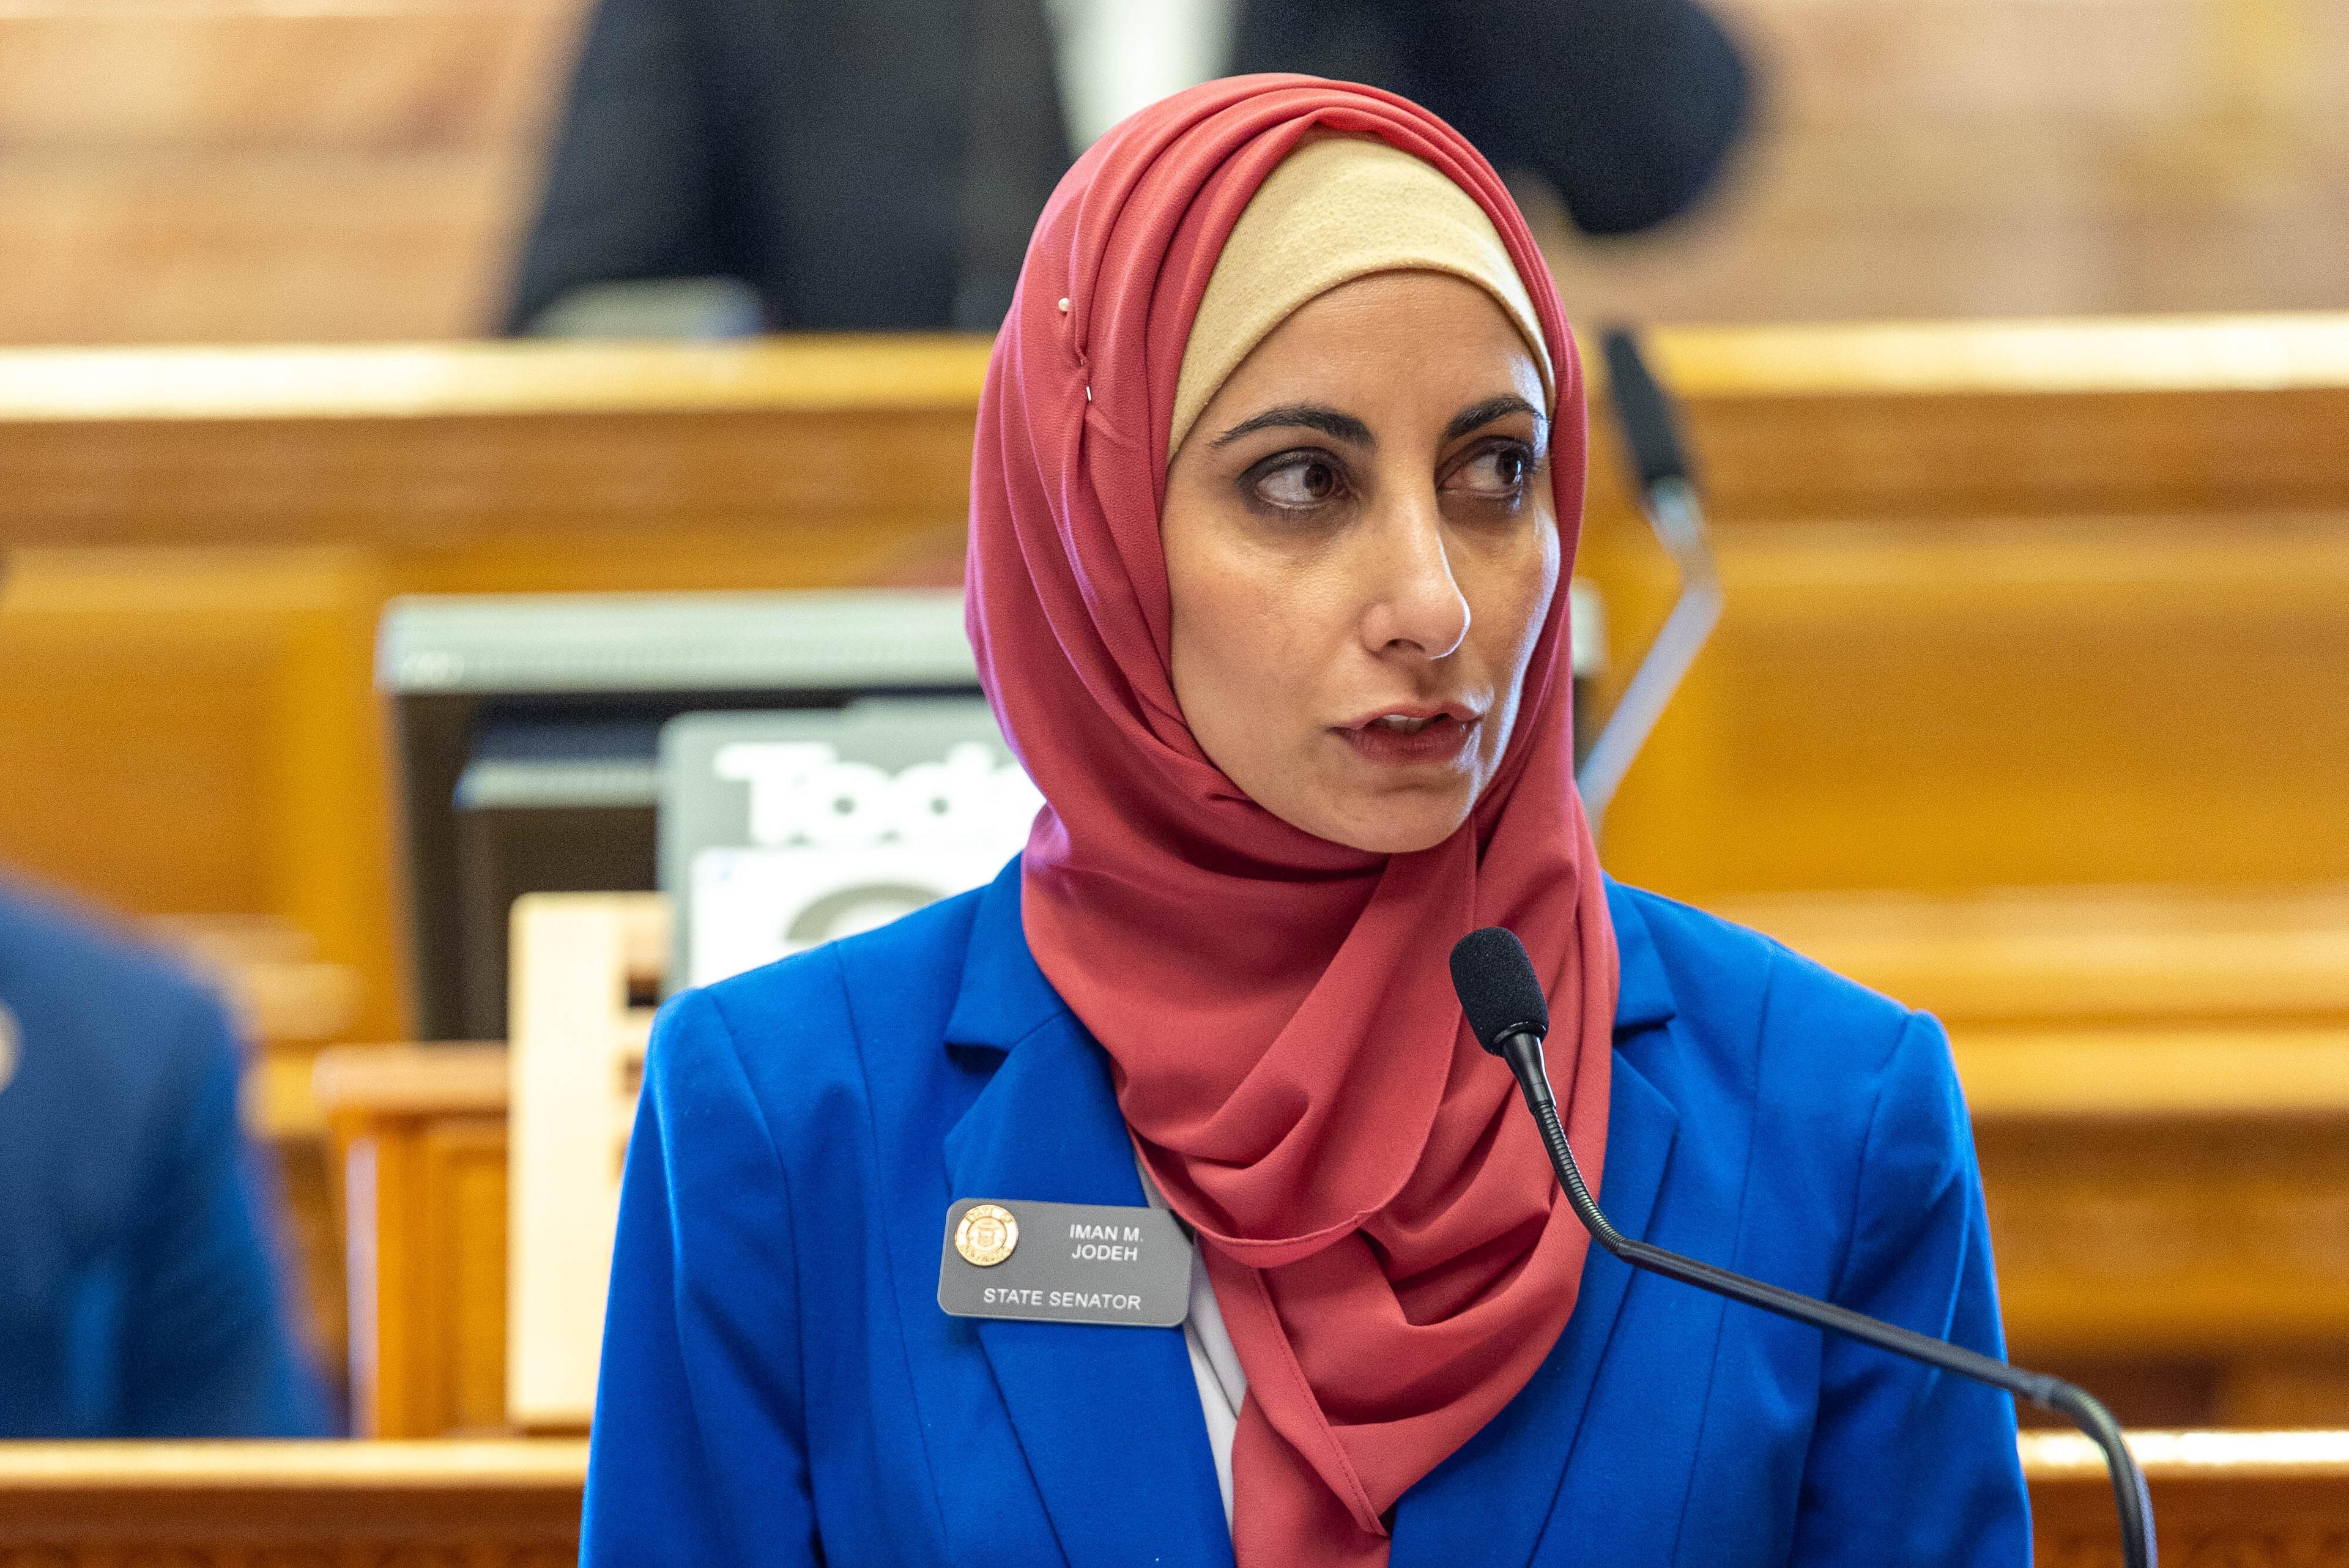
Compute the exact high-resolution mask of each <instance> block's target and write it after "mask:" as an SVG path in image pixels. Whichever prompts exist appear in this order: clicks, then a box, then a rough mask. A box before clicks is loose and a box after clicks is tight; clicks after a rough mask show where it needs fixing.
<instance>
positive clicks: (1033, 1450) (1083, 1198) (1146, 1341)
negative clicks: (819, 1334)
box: [945, 861, 1232, 1568]
mask: <svg viewBox="0 0 2349 1568" xmlns="http://www.w3.org/2000/svg"><path fill="white" fill-rule="evenodd" d="M1017 877H1018V862H1016V861H1015V862H1013V864H1012V867H1011V868H1010V870H1009V872H1008V873H1007V875H1006V877H1004V878H999V880H998V881H997V883H996V885H995V886H994V887H993V888H990V889H989V890H988V894H987V895H986V897H985V900H984V902H983V903H982V906H981V909H980V911H979V914H978V920H977V923H976V925H975V927H974V929H973V933H972V944H971V953H970V956H969V959H968V961H967V963H966V966H965V971H964V980H963V990H962V993H961V996H960V998H959V1000H958V1002H957V1006H956V1009H955V1015H954V1020H953V1023H951V1024H950V1025H949V1028H948V1034H947V1039H948V1044H949V1045H950V1046H954V1047H957V1048H960V1049H971V1048H978V1049H985V1050H999V1051H1000V1052H1001V1053H1002V1064H1001V1065H1000V1066H999V1067H998V1068H997V1070H996V1072H995V1074H994V1075H993V1076H992V1077H991V1078H990V1079H989V1080H988V1085H987V1086H986V1087H985V1088H984V1089H983V1090H981V1091H980V1093H979V1096H978V1099H977V1100H975V1101H974V1102H973V1103H972V1105H971V1107H970V1109H969V1110H968V1112H966V1113H965V1114H964V1116H963V1117H962V1119H961V1120H960V1121H958V1122H957V1123H956V1124H955V1127H953V1129H952V1130H951V1131H950V1132H949V1133H948V1134H947V1138H946V1145H945V1152H946V1158H947V1169H948V1172H949V1175H950V1177H951V1179H952V1183H953V1192H954V1196H955V1197H956V1198H957V1199H962V1198H1006V1199H1037V1200H1040V1201H1045V1202H1053V1203H1114V1204H1130V1205H1135V1206H1139V1205H1141V1204H1142V1203H1143V1201H1144V1199H1143V1192H1142V1183H1141V1179H1140V1178H1139V1176H1138V1175H1137V1174H1136V1172H1135V1169H1134V1162H1133V1144H1132V1143H1131V1142H1130V1141H1129V1140H1128V1138H1127V1136H1126V1131H1125V1121H1124V1118H1123V1116H1121V1115H1120V1114H1119V1111H1118V1108H1117V1099H1116V1096H1115V1094H1114V1093H1113V1091H1112V1087H1111V1084H1110V1075H1109V1067H1108V1062H1107V1058H1106V1057H1105V1056H1104V1055H1103V1054H1102V1051H1101V1048H1100V1047H1099V1046H1098V1045H1097V1044H1094V1042H1093V1041H1092V1038H1091V1036H1089V1035H1088V1034H1086V1033H1085V1032H1084V1029H1083V1027H1082V1026H1081V1024H1079V1023H1078V1022H1077V1021H1076V1019H1075V1018H1074V1017H1073V1016H1072V1015H1071V1014H1070V1012H1068V1010H1067V1008H1066V1007H1065V1006H1064V1005H1062V1004H1061V1002H1060V999H1059V998H1058V997H1057V996H1055V995H1053V994H1052V992H1051V988H1050V985H1048V984H1047V983H1046V982H1045V981H1044V979H1043V976H1042V975H1041V974H1040V972H1039V971H1037V970H1036V967H1035V961H1034V959H1033V958H1032V957H1031V956H1030V954H1029V951H1028V948H1027V943H1026V940H1025V939H1024V938H1023V937H1022V936H1021V935H1020V932H1019V885H1018V881H1017ZM1007 883H1008V887H1007ZM1039 1014H1040V1016H1039ZM974 1326H975V1328H976V1331H977V1334H978V1341H979V1344H980V1345H981V1346H982V1347H983V1348H984V1350H985V1352H986V1355H987V1360H988V1366H989V1367H990V1368H991V1369H992V1370H993V1372H994V1374H995V1381H996V1386H997V1387H998V1389H999V1391H1000V1393H1001V1394H1002V1397H1003V1403H1004V1407H1005V1408H1006V1409H1007V1410H1008V1411H1009V1414H1010V1417H1011V1423H1012V1427H1013V1428H1014V1430H1016V1431H1017V1432H1018V1434H1019V1446H1020V1450H1021V1452H1022V1454H1023V1455H1024V1456H1025V1457H1026V1459H1027V1461H1028V1467H1029V1469H1030V1473H1031V1474H1032V1475H1033V1476H1034V1478H1035V1481H1036V1487H1037V1490H1038V1491H1039V1492H1040V1494H1041V1495H1042V1497H1043V1500H1044V1508H1045V1511H1046V1512H1047V1513H1048V1514H1050V1517H1051V1521H1052V1528H1053V1530H1054V1532H1056V1533H1057V1535H1058V1536H1059V1538H1060V1542H1061V1551H1062V1552H1063V1553H1065V1554H1066V1556H1067V1558H1068V1560H1069V1563H1070V1564H1071V1568H1127V1565H1130V1564H1133V1563H1165V1564H1169V1565H1183V1564H1193V1565H1196V1568H1229V1564H1230V1563H1231V1562H1232V1546H1231V1532H1230V1531H1229V1529H1228V1528H1227V1527H1226V1524H1225V1522H1224V1511H1223V1500H1222V1495H1221V1493H1220V1491H1219V1490H1217V1487H1216V1468H1215V1457H1214V1455H1213V1453H1212V1452H1211V1451H1210V1449H1209V1448H1208V1446H1207V1429H1206V1421H1205V1419H1204V1417H1202V1416H1201V1414H1200V1410H1199V1396H1198V1387H1197V1385H1196V1383H1195V1381H1194V1379H1193V1377H1192V1374H1191V1363H1190V1356H1189V1353H1188V1351H1187V1350H1186V1349H1185V1345H1184V1340H1183V1334H1182V1331H1181V1330H1180V1329H1165V1328H1117V1327H1109V1326H1105V1325H1101V1324H1051V1323H1035V1322H1022V1321H1017V1320H1012V1319H994V1318H983V1319H978V1320H975V1324H974Z"/></svg>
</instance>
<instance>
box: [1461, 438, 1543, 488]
mask: <svg viewBox="0 0 2349 1568" xmlns="http://www.w3.org/2000/svg"><path fill="white" fill-rule="evenodd" d="M1533 466H1534V464H1533V456H1532V454H1531V453H1530V452H1526V450H1525V449H1524V448H1523V447H1518V446H1496V447H1494V448H1492V449H1491V450H1489V451H1486V452H1478V453H1477V454H1476V455H1475V457H1473V458H1470V459H1469V460H1468V461H1467V462H1464V463H1463V464H1462V465H1461V466H1460V468H1459V469H1458V471H1457V472H1456V473H1455V474H1454V483H1456V484H1457V485H1458V486H1459V487H1460V488H1461V489H1463V490H1466V491H1470V492H1473V493H1475V494H1478V495H1490V496H1508V495H1515V494H1516V493H1517V492H1518V491H1520V490H1522V489H1524V488H1525V483H1526V479H1527V478H1528V477H1529V476H1530V475H1531V474H1532V472H1533Z"/></svg>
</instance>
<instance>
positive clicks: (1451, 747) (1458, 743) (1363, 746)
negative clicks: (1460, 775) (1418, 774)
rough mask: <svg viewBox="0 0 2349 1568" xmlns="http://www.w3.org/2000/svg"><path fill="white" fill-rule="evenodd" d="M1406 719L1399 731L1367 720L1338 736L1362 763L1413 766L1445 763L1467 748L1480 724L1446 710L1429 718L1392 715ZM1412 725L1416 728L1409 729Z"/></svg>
mask: <svg viewBox="0 0 2349 1568" xmlns="http://www.w3.org/2000/svg"><path fill="white" fill-rule="evenodd" d="M1394 717H1396V718H1406V717H1407V718H1408V723H1407V724H1406V725H1405V726H1404V727H1402V728H1398V727H1396V726H1394V725H1392V724H1388V723H1382V722H1379V721H1378V720H1375V719H1374V720H1371V721H1369V722H1365V723H1360V724H1349V725H1346V726H1344V727H1342V728H1340V730H1339V732H1338V733H1339V734H1340V735H1342V736H1344V737H1345V738H1346V742H1347V743H1348V744H1350V745H1351V746H1352V747H1353V748H1354V751H1355V753H1356V754H1357V755H1359V756H1361V757H1362V758H1363V759H1365V760H1366V761H1369V762H1373V763H1389V764H1393V765H1404V764H1409V763H1449V762H1451V761H1453V760H1454V759H1455V758H1456V757H1458V756H1459V755H1460V753H1462V752H1463V751H1464V750H1466V749H1467V745H1468V742H1469V740H1470V738H1471V737H1472V736H1474V735H1475V732H1476V725H1477V724H1478V722H1480V720H1479V718H1478V716H1477V715H1475V714H1470V715H1467V716H1466V717H1464V718H1463V717H1461V716H1460V715H1458V714H1456V713H1454V712H1453V711H1449V710H1446V711H1444V712H1440V713H1436V714H1433V715H1429V716H1424V717H1422V716H1419V715H1409V716H1406V715H1403V714H1396V715H1394ZM1413 725H1416V726H1417V727H1416V728H1413V727H1411V726H1413Z"/></svg>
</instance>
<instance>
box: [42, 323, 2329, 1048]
mask: <svg viewBox="0 0 2349 1568" xmlns="http://www.w3.org/2000/svg"><path fill="white" fill-rule="evenodd" d="M1652 347H1653V352H1654V358H1655V360H1656V362H1657V364H1658V365H1659V367H1660V368H1661V369H1662V371H1663V372H1664V373H1665V375H1666V377H1667V379H1669V380H1670V382H1671V384H1672V386H1673V387H1674V388H1675V389H1677V390H1678V391H1679V392H1680V394H1681V395H1682V398H1683V399H1684V400H1685V402H1686V404H1687V407H1688V412H1689V418H1690V424H1691V428H1692V436H1693V439H1694V444H1695V447H1696V450H1697V452H1698V453H1699V455H1700V457H1701V458H1702V462H1703V467H1704V477H1705V481H1706V485H1707V490H1708V494H1709V499H1710V504H1711V514H1712V516H1713V522H1714V524H1715V528H1716V532H1717V535H1718V541H1719V545H1720V549H1721V556H1722V567H1723V576H1724V578H1725V580H1726V582H1727V585H1728V608H1727V612H1726V616H1725V618H1724V619H1723V624H1722V628H1721V630H1720V632H1719V634H1718V636H1717V638H1716V640H1715V642H1714V645H1713V648H1712V649H1710V650H1709V651H1708V653H1707V654H1706V655H1705V657H1704V658H1703V659H1702V660H1700V662H1699V664H1698V666H1697V668H1696V670H1695V671H1694V672H1693V673H1692V677H1691V681H1690V684H1689V686H1688V688H1687V690H1686V691H1685V692H1684V693H1683V695H1682V698H1681V700H1680V701H1678V702H1677V703H1676V704H1675V706H1674V707H1673V709H1672V710H1671V712H1669V713H1668V714H1667V715H1666V717H1665V720H1664V722H1663V724H1662V726H1661V729H1660V730H1659V732H1657V734H1656V736H1655V739H1654V741H1653V742H1652V743H1651V747H1650V749H1649V752H1648V754H1647V755H1646V756H1645V757H1644V758H1643V759H1642V761H1641V762H1640V765H1639V766H1638V767H1637V768H1635V769H1634V770H1633V772H1632V774H1631V775H1630V779H1629V780H1628V781H1627V782H1626V784H1625V787H1624V790H1623V792H1622V794H1621V795H1620V796H1619V798H1618V800H1617V802H1616V804H1615V806H1614V809H1613V811H1612V812H1611V813H1610V815H1609V827H1608V843H1607V846H1606V849H1607V854H1608V857H1609V863H1610V865H1612V866H1613V867H1614V868H1615V869H1616V870H1617V871H1618V872H1619V874H1621V875H1622V876H1624V877H1626V878H1627V879H1629V880H1631V881H1634V882H1638V883H1640V884H1643V885H1646V886H1651V887H1655V888H1660V889H1661V890H1664V891H1667V892H1672V893H1676V894H1680V895H1682V896H1686V897H1691V898H1697V899H1700V900H1713V899H1718V898H1730V897H1740V896H1745V895H1752V894H1760V893H1770V892H1780V891H1799V890H1807V889H1815V888H1922V889H1933V890H1954V889H1962V888H1980V887H1985V886H1996V885H2002V884H2026V885H2042V886H2044V885H2056V884H2065V883H2079V882H2092V883H2106V882H2143V881H2164V882H2197V881H2199V882H2206V883H2209V884H2213V885H2245V884H2256V883H2261V882H2273V881H2280V880H2282V881H2292V880H2318V881H2324V880H2330V881H2334V882H2344V881H2349V815H2344V814H2343V813H2341V812H2339V811H2338V810H2337V809H2335V803H2336V799H2337V794H2338V781H2339V780H2340V779H2341V778H2342V777H2344V776H2349V726H2344V725H2342V724H2341V723H2339V722H2338V715H2339V714H2340V713H2341V712H2343V711H2345V710H2349V443H2344V442H2343V441H2341V440H2340V432H2341V431H2342V430H2343V429H2344V428H2349V316H2340V317H2241V318H2229V319H2207V320H2175V321H2158V322H2157V321H2138V322H2128V321H2104V322H2054V323H2046V324H2042V325H2037V326H2031V327H2017V326H2001V325H1997V324H1965V323H1951V324H1944V325H1940V326H1930V327H1928V326H1920V327H1815V328H1783V329H1766V330H1765V329H1754V330H1744V331H1733V330H1720V331H1702V332H1699V331H1683V332H1674V333H1658V334H1656V335H1655V338H1654V342H1653V345H1652ZM985 355H986V346H985V344H984V343H982V342H978V341H976V340H969V339H952V338H900V339H889V340H873V339H856V338H812V339H790V340H778V341H774V342H770V343H761V344H756V345H747V346H734V347H709V346H702V347H677V348H644V347H626V346H608V345H607V346H566V345H549V344H517V345H494V346H493V345H468V346H448V347H442V348H420V347H419V348H364V349H362V348H353V349H329V348H313V349H282V350H281V349H253V350H200V349H186V350H168V351H167V350H156V351H132V350H90V351H57V352H31V351H26V352H17V353H0V537H5V538H6V539H7V540H8V541H9V542H10V545H11V550H10V575H9V578H8V584H7V591H6V593H5V595H0V662H5V665H6V666H7V668H9V669H10V670H20V671H26V672H29V673H30V674H31V676H32V677H33V678H31V679H27V680H18V681H11V682H9V683H7V684H6V686H5V689H0V771H5V772H6V774H8V776H10V777H11V778H12V779H22V780H26V781H29V783H28V784H27V786H26V787H24V788H21V789H16V790H11V791H9V792H7V794H6V796H5V798H0V859H5V860H7V861H8V862H10V863H12V864H15V865H17V866H19V867H23V868H25V869H26V870H30V871H33V872H36V873H42V874H46V875H47V876H50V877H54V878H56V879H57V880H59V881H61V882H63V883H66V884H67V885H68V886H72V887H76V888H81V889H83V890H85V891H87V892H89V893H91V894H94V895H96V896H98V897H99V898H104V899H106V900H108V901H110V902H113V903H115V904H117V905H119V907H122V908H126V909H131V910H133V911H136V912H147V913H166V912H211V913H246V914H263V915H272V916H275V917H278V918H281V919H285V920H288V921H289V922H291V923H293V924H295V926H297V927H299V928H301V929H304V930H306V931H308V932H309V933H311V935H312V936H313V937H314V938H315V939H316V941H317V943H318V950H319V955H320V957H322V958H323V959H325V960H326V961H331V962H336V963H342V964H347V965H349V966H351V967H352V968H353V969H354V970H355V971H357V973H358V974H359V976H360V977H361V980H362V982H363V985H362V991H361V995H360V998H359V1010H358V1017H357V1023H355V1025H354V1028H355V1030H356V1031H357V1033H358V1034H359V1037H362V1038H375V1039H397V1038H400V1037H403V1036H404V1035H405V1034H406V1033H407V1032H408V1031H407V1030H406V1028H405V1027H404V1026H403V1019H402V1016H401V1012H400V1004H399V979H398V977H399V974H400V965H399V953H398V939H397V937H396V934H395V927H396V924H397V913H396V889H395V878H394V875H393V869H392V858H391V854H390V833H389V828H388V821H389V807H388V790H387V786H386V782H385V757H384V751H383V746H382V739H381V733H380V715H379V712H378V704H377V699H376V697H375V694H374V691H373V690H372V686H371V676H370V668H369V656H370V649H371V648H372V639H373V637H374V632H375V627H376V623H377V618H378V615H379V612H380V609H381V607H382V605H383V603H384V602H385V600H386V598H387V597H388V596H391V595H393V594H396V593H401V592H412V591H490V590H530V589H581V590H587V589H620V588H645V589H678V590H690V589H695V588H718V587H726V588H787V587H840V586H855V585H876V584H888V583H908V582H938V581H948V582H950V581H953V580H955V578H956V576H957V574H958V571H959V562H960V551H961V541H962V536H963V530H964V512H965V502H966V494H965V492H966V487H967V484H968V470H969V459H970V441H971V421H972V417H973V413H974V410H975V405H976V400H977V396H978V385H979V379H980V376H981V372H982V370H983V368H984V363H985ZM1595 452H1596V458H1597V472H1596V473H1595V475H1594V483H1593V487H1592V503H1591V523H1590V526H1589V529H1588V537H1587V542H1586V547H1585V552H1584V557H1583V563H1582V566H1583V569H1584V570H1585V572H1586V573H1587V574H1588V575H1589V576H1591V577H1593V578H1594V579H1595V580H1596V581H1597V583H1598V584H1599V587H1600V589H1601V591H1602V593H1603V594H1604V595H1605V597H1606V598H1607V601H1608V607H1609V635H1610V639H1611V640H1612V643H1613V652H1614V654H1615V658H1614V661H1613V662H1614V667H1615V670H1616V671H1617V674H1618V677H1620V675H1621V674H1622V672H1624V671H1626V670H1628V669H1629V668H1630V659H1631V656H1632V655H1633V654H1634V653H1635V652H1636V650H1637V649H1638V647H1639V645H1640V642H1641V641H1642V639H1644V638H1645V636H1646V635H1647V634H1648V631H1649V629H1650V628H1651V626H1652V624H1653V622H1654V621H1655V620H1656V619H1657V618H1659V617H1660V615H1661V599H1660V594H1661V589H1662V587H1663V584H1664V575H1663V572H1662V567H1661V562H1660V561H1659V559H1658V557H1657V556H1656V552H1655V549H1654V545H1653V542H1652V541H1651V539H1649V538H1648V537H1647V535H1646V534H1645V531H1644V529H1643V528H1642V527H1640V524H1638V523H1637V522H1636V521H1635V520H1634V518H1633V516H1632V514H1631V512H1630V508H1629V505H1628V504H1627V502H1626V500H1625V495H1624V492H1623V488H1622V485H1621V483H1620V482H1619V477H1618V472H1617V467H1616V462H1615V452H1614V443H1613V441H1612V440H1611V438H1609V437H1607V436H1606V435H1605V434H1604V433H1603V421H1602V433H1601V435H1600V437H1599V440H1598V441H1596V443H1595Z"/></svg>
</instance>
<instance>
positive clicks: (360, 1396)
mask: <svg viewBox="0 0 2349 1568" xmlns="http://www.w3.org/2000/svg"><path fill="white" fill-rule="evenodd" d="M317 1094H318V1100H319V1103H320V1105H321V1106H322V1107H323V1108H324V1111H325V1114H326V1120H327V1125H328V1126H329V1127H331V1128H332V1129H333V1147H334V1148H335V1150H336V1168H337V1170H338V1172H339V1175H340V1178H341V1189H342V1192H343V1198H344V1204H343V1208H344V1213H345V1215H346V1217H347V1231H346V1234H345V1246H346V1249H347V1254H346V1255H347V1259H348V1269H349V1274H348V1278H349V1295H350V1391H351V1428H352V1430H353V1431H354V1432H355V1433H356V1434H357V1435H359V1436H361V1437H372V1438H439V1437H446V1436H448V1435H450V1434H451V1433H459V1432H484V1431H497V1430H501V1429H502V1428H503V1427H504V1426H505V1408H506V1191H507V1189H506V1097H507V1096H506V1053H505V1048H504V1047H503V1046H499V1045H487V1046H460V1045H435V1046H422V1047H419V1046H388V1047H346V1048H344V1049H342V1050H338V1051H332V1052H328V1053H327V1054H326V1055H325V1056H323V1057H322V1058H321V1059H320V1062H319V1064H318V1083H317Z"/></svg>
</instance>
